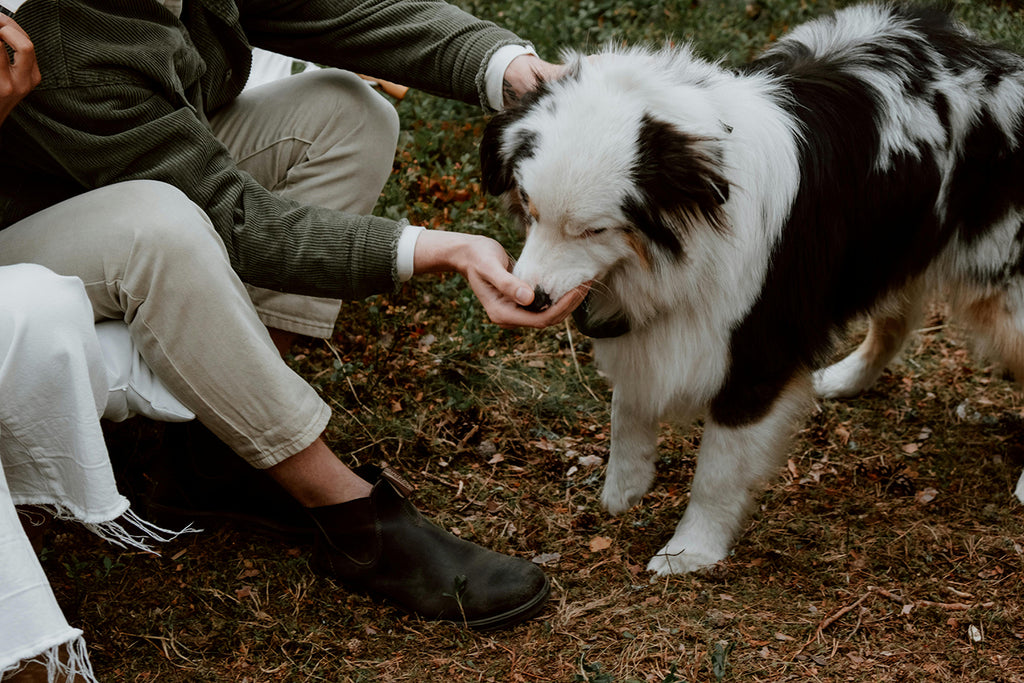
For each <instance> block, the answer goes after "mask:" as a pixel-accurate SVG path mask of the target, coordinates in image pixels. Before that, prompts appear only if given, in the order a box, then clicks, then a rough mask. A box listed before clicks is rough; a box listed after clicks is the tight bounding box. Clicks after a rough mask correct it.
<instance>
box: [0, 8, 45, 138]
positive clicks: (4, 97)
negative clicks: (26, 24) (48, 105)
mask: <svg viewBox="0 0 1024 683" xmlns="http://www.w3.org/2000/svg"><path fill="white" fill-rule="evenodd" d="M0 44H3V45H6V46H7V47H9V48H11V51H12V52H13V53H14V54H13V56H11V58H10V59H9V60H6V61H5V62H4V61H0V122H3V121H4V119H6V118H7V115H8V114H10V113H11V110H12V109H14V107H15V105H16V104H18V102H21V100H22V98H23V97H25V95H27V94H28V93H29V92H30V91H31V90H32V88H34V87H36V86H37V85H39V81H40V80H42V76H41V75H40V73H39V65H38V64H37V63H36V53H35V48H34V47H33V45H32V41H31V40H30V39H29V37H28V34H27V33H25V31H24V29H22V28H21V27H20V26H18V24H17V22H16V21H14V19H11V18H10V17H8V16H6V15H3V14H0Z"/></svg>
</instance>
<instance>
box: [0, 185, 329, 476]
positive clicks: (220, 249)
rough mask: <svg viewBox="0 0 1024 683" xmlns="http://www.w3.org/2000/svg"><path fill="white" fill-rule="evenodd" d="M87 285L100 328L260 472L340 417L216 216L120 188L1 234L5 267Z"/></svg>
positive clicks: (172, 192) (146, 189) (158, 191)
mask: <svg viewBox="0 0 1024 683" xmlns="http://www.w3.org/2000/svg"><path fill="white" fill-rule="evenodd" d="M15 263H38V264H41V265H43V266H46V267H47V268H49V269H50V270H53V271H54V272H56V273H59V274H61V275H73V276H77V277H79V278H80V279H81V280H82V281H83V283H84V284H85V290H86V294H87V295H88V297H89V300H90V302H91V303H92V308H93V317H94V318H95V320H97V321H98V320H104V319H121V320H124V321H125V322H126V323H127V324H128V327H129V330H130V331H131V335H132V339H133V340H134V342H135V344H136V346H137V347H138V349H139V352H140V353H141V354H142V357H143V358H144V359H145V360H146V363H147V364H148V365H149V367H150V368H151V369H152V370H153V372H154V373H155V374H156V375H157V376H158V377H159V378H160V379H161V380H162V381H163V383H164V384H165V385H166V386H167V388H168V389H170V391H171V392H172V393H173V394H174V395H175V396H176V397H177V398H178V399H179V400H180V401H181V402H182V403H184V404H185V405H187V406H188V407H189V408H190V409H191V410H192V411H193V412H195V413H196V415H197V416H198V417H199V419H200V420H201V421H202V422H203V423H204V424H206V425H207V426H208V427H209V428H210V429H211V431H213V432H214V433H215V434H217V436H218V437H220V438H221V439H222V440H223V441H224V442H225V443H227V444H228V445H229V446H231V448H232V449H234V450H235V451H236V452H237V453H238V454H239V455H241V456H242V457H243V458H245V459H246V460H247V461H248V462H250V463H251V464H253V465H254V466H256V467H261V468H263V467H269V466H271V465H274V464H276V463H278V462H280V461H282V460H284V459H285V458H287V457H288V456H290V455H293V454H295V453H297V452H298V451H300V450H302V449H303V448H305V447H306V446H308V445H309V444H311V443H312V442H313V441H314V440H315V439H316V438H317V437H318V436H319V435H320V434H321V433H322V432H323V430H324V428H325V427H326V426H327V421H328V419H329V418H330V409H329V408H328V407H327V405H326V404H325V403H324V402H323V401H322V400H321V399H320V397H319V396H318V395H317V393H316V391H314V390H313V388H312V387H310V386H309V385H308V384H307V383H306V382H305V381H304V380H303V379H302V378H301V377H299V376H298V375H297V374H295V373H294V372H293V371H292V370H291V369H290V368H289V367H288V366H287V365H286V364H285V362H284V361H283V360H282V359H281V357H280V355H279V354H278V353H277V350H276V349H275V348H274V345H273V343H272V342H271V340H270V335H269V334H268V332H267V329H266V327H265V326H264V325H263V324H262V322H261V321H260V319H259V317H258V316H257V315H256V311H255V309H254V308H253V305H252V302H251V301H250V300H249V296H248V293H247V292H246V290H245V288H244V286H243V285H242V283H241V281H240V280H239V279H238V276H237V275H236V274H235V272H234V271H233V270H232V269H231V266H230V264H229V262H228V258H227V253H226V250H225V249H224V245H223V243H222V242H221V240H220V237H219V236H218V235H217V233H216V232H215V231H214V229H213V226H212V225H211V224H210V221H209V219H208V218H207V216H206V214H205V213H203V211H202V210H201V209H200V208H199V207H197V206H196V205H195V204H193V203H192V202H191V201H189V199H188V198H187V197H186V196H185V195H184V194H182V193H181V192H180V191H178V190H177V189H175V188H173V187H171V186H169V185H165V184H163V183H157V182H154V181H148V180H136V181H131V182H127V183H120V184H116V185H110V186H108V187H104V188H100V189H98V190H93V191H92V192H88V193H86V194H83V195H79V196H78V197H74V198H72V199H69V200H67V201H65V202H62V203H60V204H57V205H55V206H52V207H50V208H48V209H46V210H44V211H41V212H39V213H37V214H35V215H33V216H30V217H28V218H26V219H25V220H22V221H20V222H18V223H15V224H14V225H12V226H10V227H8V228H6V229H5V230H0V265H9V264H15Z"/></svg>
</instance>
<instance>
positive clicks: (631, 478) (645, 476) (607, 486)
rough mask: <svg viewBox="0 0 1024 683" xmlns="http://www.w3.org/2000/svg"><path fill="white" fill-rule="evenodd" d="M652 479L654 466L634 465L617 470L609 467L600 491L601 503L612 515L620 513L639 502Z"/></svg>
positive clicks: (648, 488) (649, 486)
mask: <svg viewBox="0 0 1024 683" xmlns="http://www.w3.org/2000/svg"><path fill="white" fill-rule="evenodd" d="M652 481H654V468H653V467H651V468H646V467H636V468H634V469H631V470H625V471H623V470H618V469H616V468H615V467H614V466H612V467H609V469H608V474H607V475H606V476H605V482H604V489H603V490H602V491H601V505H602V506H603V507H604V509H605V510H607V511H608V512H609V513H611V514H613V515H621V514H622V513H623V512H625V511H626V510H628V509H630V508H631V507H633V506H634V505H636V504H637V503H639V502H640V499H641V498H643V497H644V494H645V493H647V491H649V490H650V488H651V482H652Z"/></svg>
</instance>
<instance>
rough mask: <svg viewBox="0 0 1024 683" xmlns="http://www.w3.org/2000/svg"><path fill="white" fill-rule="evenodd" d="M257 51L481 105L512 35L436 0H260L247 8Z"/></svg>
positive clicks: (248, 28)
mask: <svg viewBox="0 0 1024 683" xmlns="http://www.w3.org/2000/svg"><path fill="white" fill-rule="evenodd" d="M244 9H245V17H246V18H245V26H246V32H247V35H248V37H249V39H250V40H251V42H252V43H253V44H254V45H258V46H259V47H264V48H267V49H270V50H273V51H275V52H281V53H283V54H288V55H291V56H294V57H299V58H302V59H307V60H310V61H313V62H316V63H320V64H326V65H330V66H336V67H340V68H344V69H348V70H351V71H357V72H360V73H367V74H369V75H373V76H377V77H379V78H384V79H387V80H392V81H395V82H399V83H402V84H403V85H408V86H411V87H414V88H417V89H419V90H424V91H427V92H431V93H433V94H437V95H440V96H443V97H449V98H453V99H459V100H462V101H465V102H469V103H471V104H481V103H482V100H483V98H484V95H483V71H484V68H485V67H486V62H487V59H488V57H489V56H490V55H491V54H492V53H493V52H494V50H496V49H498V48H499V47H501V46H502V45H505V44H509V43H522V42H523V41H522V40H521V39H520V38H518V37H517V36H516V35H515V34H513V33H511V32H509V31H506V30H504V29H502V28H499V27H498V26H496V25H494V24H493V23H491V22H487V21H483V20H480V19H477V18H475V17H473V16H472V15H470V14H468V13H466V12H463V11H462V10H460V9H458V8H456V7H454V6H452V5H448V4H446V3H444V2H440V1H439V0H382V1H380V2H373V3H367V2H357V1H356V0H309V1H308V2H304V3H288V4H287V7H284V6H283V3H281V2H280V0H257V1H255V2H249V3H247V4H246V5H245V8H244Z"/></svg>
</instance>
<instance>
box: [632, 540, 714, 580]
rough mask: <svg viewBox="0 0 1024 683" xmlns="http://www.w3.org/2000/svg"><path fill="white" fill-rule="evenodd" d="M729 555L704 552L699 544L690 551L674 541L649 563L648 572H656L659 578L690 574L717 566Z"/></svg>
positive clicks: (705, 550)
mask: <svg viewBox="0 0 1024 683" xmlns="http://www.w3.org/2000/svg"><path fill="white" fill-rule="evenodd" d="M727 554H728V552H727V551H724V550H713V549H710V548H707V549H703V550H702V549H700V548H699V547H698V545H697V544H694V546H693V547H692V549H688V548H686V547H685V545H682V544H679V543H677V541H676V540H675V539H672V540H671V541H669V543H668V544H667V545H666V546H665V547H664V548H662V549H661V550H659V551H658V553H657V554H656V555H655V556H654V557H652V558H651V561H650V562H648V563H647V571H649V572H654V573H655V574H657V575H658V576H669V575H671V574H688V573H690V572H696V571H700V570H702V569H708V568H710V567H713V566H715V565H716V564H717V563H718V562H719V561H721V560H723V559H725V556H726V555H727Z"/></svg>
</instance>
